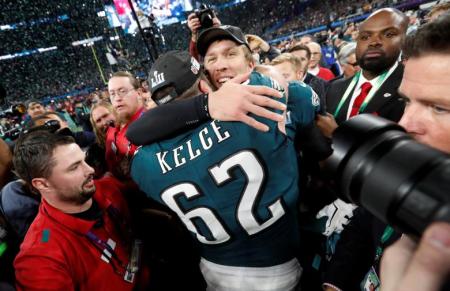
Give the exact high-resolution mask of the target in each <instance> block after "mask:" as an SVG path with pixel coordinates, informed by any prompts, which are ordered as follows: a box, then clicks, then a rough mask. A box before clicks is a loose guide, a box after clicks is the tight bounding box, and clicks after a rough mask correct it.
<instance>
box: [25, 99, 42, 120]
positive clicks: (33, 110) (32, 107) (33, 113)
mask: <svg viewBox="0 0 450 291" xmlns="http://www.w3.org/2000/svg"><path fill="white" fill-rule="evenodd" d="M27 113H28V115H30V117H31V118H35V117H37V116H39V115H42V114H44V113H45V108H44V106H42V105H41V104H40V103H37V102H32V103H30V104H29V105H28V109H27Z"/></svg>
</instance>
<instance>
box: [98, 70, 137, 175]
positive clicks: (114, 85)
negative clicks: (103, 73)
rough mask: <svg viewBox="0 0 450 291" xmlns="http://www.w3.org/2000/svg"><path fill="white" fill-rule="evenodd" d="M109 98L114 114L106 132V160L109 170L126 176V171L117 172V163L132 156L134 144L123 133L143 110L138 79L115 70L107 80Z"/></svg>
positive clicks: (122, 162)
mask: <svg viewBox="0 0 450 291" xmlns="http://www.w3.org/2000/svg"><path fill="white" fill-rule="evenodd" d="M108 92H109V99H110V101H111V104H112V106H113V109H114V112H115V114H116V118H117V120H116V124H115V127H109V128H108V130H107V132H106V141H105V147H106V162H107V164H108V169H109V171H111V172H113V173H116V174H119V175H121V176H122V175H124V176H127V173H126V171H125V172H123V173H119V172H117V171H116V170H117V169H118V168H121V167H118V165H122V164H124V163H125V164H126V163H127V160H128V159H129V158H130V157H132V156H133V153H134V152H135V150H136V148H137V147H136V146H135V145H133V144H131V143H130V141H129V140H128V139H127V138H126V136H125V133H126V130H127V128H128V126H129V125H130V124H131V123H132V122H133V121H135V120H137V119H138V118H139V117H140V116H141V115H142V113H143V112H144V110H145V108H144V104H143V100H142V90H141V85H140V83H139V81H138V80H137V79H136V78H135V77H134V76H133V75H132V74H130V73H128V72H122V71H119V72H116V73H114V74H113V75H112V77H111V78H110V79H109V81H108Z"/></svg>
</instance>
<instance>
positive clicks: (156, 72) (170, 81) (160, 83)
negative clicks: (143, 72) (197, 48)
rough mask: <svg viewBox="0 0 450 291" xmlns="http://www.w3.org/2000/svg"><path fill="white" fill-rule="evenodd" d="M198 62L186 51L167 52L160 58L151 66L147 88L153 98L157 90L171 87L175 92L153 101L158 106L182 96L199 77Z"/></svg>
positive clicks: (199, 67) (199, 68)
mask: <svg viewBox="0 0 450 291" xmlns="http://www.w3.org/2000/svg"><path fill="white" fill-rule="evenodd" d="M200 71H201V66H200V64H199V62H198V61H197V60H196V59H195V58H194V57H192V56H191V55H190V54H189V53H188V52H186V51H169V52H167V53H165V54H164V55H162V56H160V57H159V58H158V59H157V60H156V62H155V63H154V64H153V66H152V68H151V70H150V72H149V76H148V86H149V89H150V93H151V94H152V99H153V96H154V95H155V93H156V92H158V91H159V90H161V89H163V88H165V87H168V86H173V87H174V88H175V90H174V91H175V92H171V93H170V94H169V95H168V96H165V97H163V98H159V100H155V99H153V100H154V101H155V102H156V103H157V104H158V105H160V104H164V103H167V102H170V101H172V100H173V99H175V98H176V97H178V96H180V95H182V94H183V93H184V92H185V91H186V90H187V89H189V88H190V87H192V85H194V83H195V81H197V79H198V78H199V76H200Z"/></svg>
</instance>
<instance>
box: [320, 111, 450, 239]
mask: <svg viewBox="0 0 450 291" xmlns="http://www.w3.org/2000/svg"><path fill="white" fill-rule="evenodd" d="M333 150H334V151H333V154H332V155H331V156H330V158H329V159H328V160H327V163H326V168H327V170H329V171H331V173H332V174H333V176H334V178H335V179H336V183H337V185H338V188H339V189H338V192H339V194H338V195H339V196H341V197H339V198H341V199H342V200H345V201H347V202H352V203H355V204H358V205H360V206H362V207H364V208H365V209H367V210H368V211H369V212H371V213H372V214H373V215H375V216H376V217H378V218H379V219H381V220H382V221H384V222H386V223H387V224H389V225H392V226H393V227H395V228H397V229H398V230H400V231H401V232H403V233H406V234H410V235H412V236H413V237H416V238H419V237H420V236H421V235H422V233H423V231H424V230H425V228H426V227H427V226H428V225H429V224H430V223H432V222H434V221H445V222H450V179H449V177H450V156H449V155H447V154H445V153H442V152H440V151H438V150H436V149H433V148H431V147H429V146H426V145H424V144H420V143H418V142H416V141H415V140H414V139H413V138H412V137H411V136H409V135H408V134H407V133H406V132H405V130H404V129H403V128H402V127H401V126H399V125H397V124H396V123H393V122H390V121H387V120H385V119H383V118H380V117H377V116H374V115H370V114H361V115H358V116H356V117H354V118H351V119H349V120H348V121H346V122H344V123H343V124H341V125H340V126H339V127H338V128H337V129H336V131H335V132H334V134H333Z"/></svg>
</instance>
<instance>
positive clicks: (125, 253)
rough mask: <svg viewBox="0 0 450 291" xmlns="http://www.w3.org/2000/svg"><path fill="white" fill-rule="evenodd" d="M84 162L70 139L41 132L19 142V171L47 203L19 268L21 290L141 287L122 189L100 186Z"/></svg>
mask: <svg viewBox="0 0 450 291" xmlns="http://www.w3.org/2000/svg"><path fill="white" fill-rule="evenodd" d="M84 158H85V155H84V153H83V151H82V150H81V149H80V147H79V146H78V145H77V144H75V142H74V140H73V139H72V138H71V137H68V136H64V135H58V134H53V133H50V132H47V131H34V132H30V133H28V134H25V135H23V136H22V137H21V138H19V140H18V142H17V144H16V148H15V151H14V158H13V161H14V167H15V170H16V172H17V174H18V175H19V177H20V178H21V179H22V180H24V181H25V183H27V184H29V185H31V186H32V187H33V188H35V189H36V190H37V191H38V192H39V193H40V195H41V196H42V203H41V206H40V209H39V213H38V215H37V217H36V218H35V220H34V222H33V223H32V224H31V226H30V228H29V230H28V232H27V235H26V236H25V240H24V242H23V244H22V246H21V250H20V252H19V254H18V256H17V257H16V259H15V262H14V267H15V270H16V279H17V288H18V290H42V289H52V290H74V289H78V290H94V289H105V290H106V289H109V290H112V289H120V290H133V288H134V287H135V286H136V285H137V283H138V276H136V277H135V276H134V275H137V273H136V272H137V270H136V269H132V268H131V265H130V264H131V253H130V252H129V251H130V249H131V248H132V239H131V237H130V236H129V232H128V229H127V228H128V227H129V223H130V220H129V214H128V210H127V207H126V204H125V201H124V200H123V197H122V194H121V192H120V187H119V185H120V184H119V183H118V181H116V180H114V179H112V178H107V179H104V180H99V181H94V180H93V173H94V170H93V169H92V168H91V167H90V166H89V165H87V164H86V162H85V161H84ZM138 256H139V255H138ZM49 278H50V279H49Z"/></svg>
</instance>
